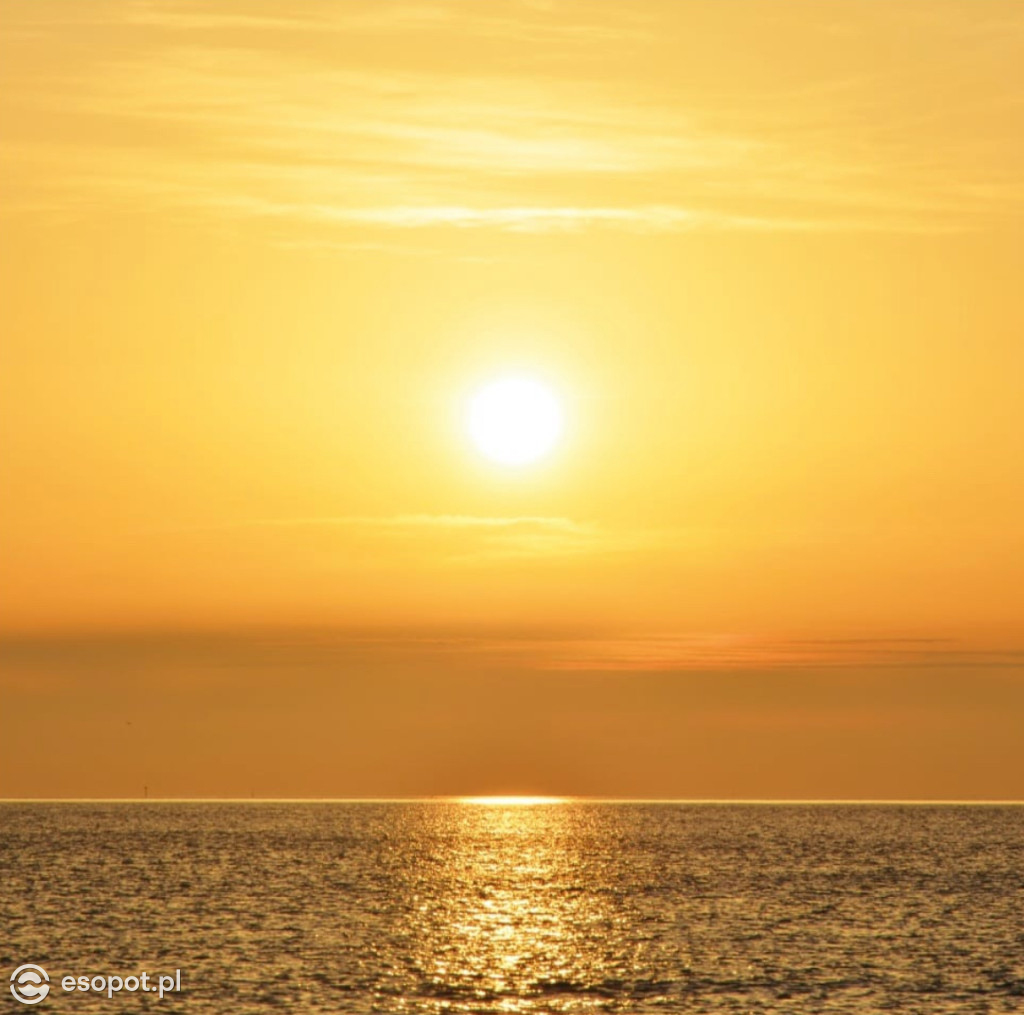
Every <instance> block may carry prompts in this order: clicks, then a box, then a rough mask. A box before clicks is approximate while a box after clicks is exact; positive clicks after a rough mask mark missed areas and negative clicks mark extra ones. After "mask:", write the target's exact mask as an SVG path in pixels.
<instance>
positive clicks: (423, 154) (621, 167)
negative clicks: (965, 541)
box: [3, 3, 1024, 242]
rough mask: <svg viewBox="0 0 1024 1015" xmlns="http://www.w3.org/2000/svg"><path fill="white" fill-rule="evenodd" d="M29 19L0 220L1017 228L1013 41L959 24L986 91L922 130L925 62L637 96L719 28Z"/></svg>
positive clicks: (273, 17)
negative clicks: (141, 217)
mask: <svg viewBox="0 0 1024 1015" xmlns="http://www.w3.org/2000/svg"><path fill="white" fill-rule="evenodd" d="M35 9H36V8H34V7H33V8H26V9H25V11H24V12H23V13H22V14H21V15H20V17H19V18H14V19H11V22H10V24H8V25H7V27H6V28H5V29H4V31H5V32H6V38H7V40H8V41H7V43H5V45H8V46H11V47H12V48H15V47H16V48H17V50H18V52H19V53H20V55H21V57H22V60H21V61H20V65H22V66H31V67H32V68H33V69H32V71H31V73H30V74H28V73H27V72H26V74H25V75H24V76H21V77H19V76H18V75H17V74H16V73H15V72H13V71H10V72H8V73H7V75H6V80H5V82H4V84H5V87H4V93H5V102H6V104H7V109H8V113H9V114H10V115H6V116H5V134H6V137H5V146H4V152H3V158H4V161H5V174H6V176H7V179H8V181H9V184H10V185H9V186H8V187H7V188H6V194H5V203H6V205H7V207H8V208H23V209H33V210H38V209H40V208H45V207H47V206H50V207H52V208H54V209H55V210H67V209H69V208H71V209H77V210H87V209H90V208H94V209H97V210H98V209H100V208H104V207H105V208H107V209H109V208H111V207H114V208H125V207H128V208H139V209H143V208H144V209H151V208H153V207H168V208H174V209H177V210H181V209H190V210H192V211H194V212H196V213H197V214H202V215H207V216H211V215H212V216H218V215H219V216H234V217H251V218H264V219H266V218H270V217H272V218H274V219H275V220H276V226H277V227H278V228H279V230H280V232H281V234H282V235H280V236H279V237H278V239H279V240H280V241H282V242H288V241H292V242H295V241H297V240H300V239H304V240H306V241H307V242H309V241H313V240H315V239H316V238H317V234H319V239H320V240H321V241H323V242H329V237H330V236H331V235H332V234H333V235H337V234H342V235H345V234H352V233H361V234H364V235H365V234H367V233H371V234H372V233H376V234H383V233H387V232H392V233H394V232H396V231H398V232H405V233H408V231H409V230H421V231H423V230H435V231H437V230H451V229H463V230H466V229H470V230H475V231H484V230H490V231H504V232H520V233H522V232H532V233H538V232H580V231H585V230H591V229H603V230H609V229H621V230H628V231H634V232H678V231H699V230H706V231H716V230H760V231H764V230H782V231H792V230H829V231H848V230H863V229H870V230H885V231H913V232H920V231H928V232H930V231H949V230H954V229H964V228H971V227H974V226H976V225H978V224H979V223H984V222H991V221H993V220H994V219H995V217H996V216H1005V215H1006V214H1007V213H1010V214H1020V213H1021V211H1022V210H1024V192H1022V191H1021V188H1020V186H1019V182H1018V181H1019V178H1020V169H1021V164H1022V151H1021V149H1020V146H1019V144H1017V143H1016V142H1015V141H1014V139H1013V138H1012V137H1011V136H1009V135H1007V132H1006V130H1005V123H1006V122H1009V119H1012V115H1013V113H1014V111H1015V110H1016V109H1017V108H1018V107H1019V105H1020V103H1021V101H1022V100H1024V93H1022V89H1020V88H1019V87H1016V88H1014V87H1012V85H1011V83H1010V82H1009V81H1004V80H1003V78H1002V77H1000V74H1002V73H1003V72H1002V70H1001V68H1002V67H1003V66H1004V64H1005V62H1006V54H1007V52H1012V50H1013V46H1014V45H1015V43H1014V41H1013V40H1017V43H1018V44H1019V42H1020V41H1021V40H1020V31H1019V30H1017V29H1014V28H1013V26H1012V25H1011V26H1010V27H1009V28H1006V31H1007V32H1009V41H1008V40H1007V38H1006V37H1005V36H1002V35H999V34H997V33H993V32H984V31H981V28H982V27H983V25H982V22H984V21H985V19H983V18H975V19H971V18H966V19H965V18H963V17H961V18H959V20H958V23H963V25H962V27H965V28H966V27H972V26H973V28H974V29H976V30H975V31H974V32H973V34H972V35H971V38H972V39H973V40H974V41H973V46H974V47H975V48H974V49H973V50H971V51H970V52H965V53H960V52H959V51H958V52H957V55H956V59H957V61H960V62H959V63H958V64H957V67H958V69H959V72H960V73H961V74H962V75H965V76H966V79H967V80H968V81H972V82H973V81H974V80H975V79H976V78H977V79H978V81H979V84H978V86H977V87H976V89H975V92H974V93H973V94H965V95H963V96H960V95H957V96H950V97H949V101H946V102H944V103H943V104H942V113H941V116H939V115H938V114H937V112H936V108H937V106H936V100H935V96H934V94H933V88H932V87H931V86H932V84H933V83H934V82H932V81H931V78H930V77H929V75H930V73H931V70H930V65H929V64H928V61H927V60H925V59H924V58H923V57H922V59H921V60H920V61H916V60H915V59H910V60H909V61H904V62H901V64H900V66H899V67H898V68H897V67H894V66H890V65H889V63H887V62H886V61H884V60H875V59H874V58H872V61H871V63H870V64H869V65H867V67H866V68H865V59H866V54H867V53H868V49H865V50H864V53H863V54H862V56H861V58H860V59H854V60H853V61H852V62H851V60H850V59H849V54H848V53H846V51H845V50H843V49H841V50H840V53H839V55H841V56H843V57H844V60H845V63H844V64H843V65H842V66H837V67H836V69H835V70H834V71H832V72H823V71H822V70H821V69H820V68H818V67H816V66H808V67H804V68H802V70H801V67H800V66H796V67H794V68H793V69H792V73H787V74H777V75H775V76H774V77H773V78H771V81H770V84H769V85H762V84H761V82H759V81H758V80H757V79H756V77H755V78H751V80H749V81H748V80H746V79H743V81H741V80H740V79H738V78H735V79H733V78H729V77H727V76H725V77H719V76H717V75H716V74H715V73H714V72H711V71H709V70H708V68H707V67H706V66H704V61H702V60H700V59H698V57H699V55H700V54H699V53H696V52H691V57H693V59H691V60H690V62H689V65H690V66H692V67H693V68H694V70H693V73H694V75H696V77H695V81H696V83H695V84H694V85H692V86H690V85H688V83H687V80H688V79H686V78H685V77H683V78H680V79H679V80H676V78H675V76H673V75H672V74H659V75H656V76H652V74H651V72H650V69H649V65H650V66H655V67H656V66H660V62H661V61H663V60H665V59H666V58H667V54H666V52H665V47H666V46H668V45H669V44H670V43H672V42H674V43H675V44H676V45H678V46H681V47H682V48H683V50H684V51H690V50H692V49H693V47H697V46H699V45H700V44H701V41H702V40H703V43H704V44H707V45H716V44H718V43H720V42H721V40H720V39H719V38H718V36H717V35H716V34H715V33H716V32H721V31H725V29H727V28H728V27H729V25H728V24H727V22H728V21H729V19H728V18H727V17H726V16H725V15H720V17H722V18H724V20H723V21H722V24H720V25H719V24H717V20H716V19H711V22H710V23H709V24H707V25H704V26H698V27H700V30H699V31H696V32H695V31H694V30H693V28H694V26H693V25H692V24H688V23H687V19H686V17H685V16H684V15H683V14H682V13H672V12H671V11H661V12H660V13H659V12H658V10H657V9H655V8H651V9H645V8H639V7H637V8H635V9H633V8H630V9H629V10H620V9H617V8H615V7H614V6H610V5H594V6H590V5H578V6H576V7H574V9H573V13H572V16H571V17H569V16H567V15H566V12H565V10H564V9H559V8H557V7H555V8H551V9H548V8H546V7H544V6H543V5H531V4H502V5H493V6H492V5H478V6H476V7H473V8H467V7H466V6H465V5H452V4H448V3H415V4H393V5H392V4H389V5H383V6H381V5H336V6H334V5H332V6H329V7H328V6H326V5H310V6H300V7H298V8H296V7H293V6H281V7H280V8H279V9H275V8H274V6H273V5H269V6H267V7H262V8H260V11H259V12H258V13H256V12H253V11H252V10H242V9H239V8H236V7H234V6H232V5H218V4H209V5H205V4H204V5H168V4H162V3H135V4H131V5H128V6H122V5H115V6H104V7H97V8H95V9H93V8H91V7H85V8H76V9H75V10H76V11H77V13H74V14H73V15H71V14H69V15H68V19H67V20H62V19H60V18H57V17H55V16H51V15H49V14H46V15H45V16H43V15H38V14H35V15H33V14H32V13H31V12H32V10H35ZM872 17H875V18H877V19H878V23H877V24H876V23H874V22H873V21H872ZM872 17H868V16H867V15H866V14H865V16H864V17H862V18H861V21H857V20H856V19H853V21H852V22H851V23H850V24H846V23H845V22H843V24H842V25H839V27H844V28H846V29H849V31H848V32H846V34H845V35H844V34H843V33H842V32H840V33H838V34H837V33H836V32H835V31H833V30H832V29H833V28H835V27H836V26H835V25H831V22H832V21H837V20H839V21H842V19H837V18H832V19H831V20H830V19H824V20H823V21H822V24H821V25H817V22H813V23H811V24H809V25H808V24H803V23H801V24H799V25H793V26H789V27H790V28H792V31H794V32H801V33H810V35H811V36H813V38H814V39H817V40H818V41H819V42H820V43H821V44H822V45H835V44H836V43H835V41H834V40H835V39H836V38H842V39H847V40H848V39H858V38H859V39H861V40H862V45H864V46H868V44H869V43H870V41H871V39H872V38H873V37H874V35H876V34H878V33H886V32H888V33H896V34H897V35H898V33H899V32H900V31H904V30H909V29H908V27H907V25H903V23H902V21H901V20H900V18H898V17H896V16H895V15H893V16H889V15H885V14H878V15H873V16H872ZM758 18H761V19H765V20H767V21H769V22H771V24H770V25H767V27H766V28H765V30H766V31H767V30H768V29H771V30H772V31H773V32H776V33H778V32H782V33H783V37H787V35H786V30H787V23H786V19H785V17H783V16H782V15H781V14H779V15H774V16H769V12H761V13H760V14H757V15H756V16H755V15H753V14H751V15H750V16H748V18H746V19H740V21H739V23H737V24H736V25H734V26H733V27H734V28H736V29H737V30H739V29H742V30H743V31H744V32H747V31H749V30H751V23H755V22H757V19H758ZM73 19H81V20H84V21H87V22H89V23H90V25H92V26H93V27H94V28H95V33H96V39H95V45H93V46H90V47H89V48H88V49H87V50H85V49H83V48H81V47H78V48H77V49H70V50H68V52H67V54H66V56H67V59H66V60H60V61H56V62H55V61H54V60H53V58H52V56H51V57H50V58H49V59H45V57H46V55H47V54H48V53H51V54H52V53H53V52H58V51H61V52H62V51H63V50H62V49H61V46H62V45H65V46H66V42H67V39H66V37H67V36H68V35H69V34H70V33H72V32H73V31H74V30H75V24H76V23H77V21H75V22H74V23H73ZM903 20H906V19H903ZM923 20H924V23H923V24H922V23H919V20H914V19H911V22H912V23H911V24H910V28H912V29H913V30H914V32H915V33H917V34H919V35H920V47H921V50H922V52H928V53H930V52H932V51H933V50H936V51H937V48H938V47H940V46H941V45H948V44H949V42H950V38H949V37H950V33H951V29H950V26H949V25H948V24H946V23H945V22H944V21H943V20H942V19H935V20H934V23H931V22H929V19H927V18H925V19H923ZM776 22H778V23H776ZM826 22H828V23H827V24H826ZM816 25H817V33H818V34H817V35H815V34H814V33H815V30H816V29H815V26H816ZM830 25H831V27H830ZM901 26H902V27H901ZM755 27H756V26H755ZM1005 27H1006V26H1004V28H1005ZM115 29H116V32H115ZM26 33H28V34H27V36H26ZM119 33H122V34H124V38H125V39H126V40H127V42H124V41H122V42H120V43H119V42H118V41H117V40H119V39H121V37H122V34H119ZM790 34H791V33H790ZM12 40H13V41H12ZM33 40H35V41H33ZM460 40H461V41H463V42H466V43H467V46H460V45H458V44H457V43H458V42H459V41H460ZM474 40H475V41H476V42H479V46H475V47H474V46H470V45H468V43H469V42H471V41H474ZM612 40H616V42H617V45H616V46H615V47H614V49H613V51H612V52H611V54H610V53H609V44H610V42H611V41H612ZM830 40H831V41H830ZM384 42H386V43H387V45H386V46H383V48H382V44H383V43H384ZM744 44H745V45H752V44H753V43H752V42H751V41H750V40H749V39H748V40H747V41H746V42H745V43H744V42H743V37H742V35H741V36H738V37H737V38H736V41H735V45H737V46H741V45H744ZM843 45H849V42H846V43H844V44H843ZM33 46H39V47H41V52H40V53H39V54H38V57H39V58H38V59H32V47H33ZM391 47H395V49H394V51H392V48H391ZM869 48H870V47H869ZM989 49H991V50H992V52H991V53H989V52H988V51H989ZM766 52H770V48H769V51H766ZM871 52H872V53H873V52H874V51H873V50H871ZM395 53H397V54H398V55H397V56H396V55H395ZM403 54H404V55H403ZM599 58H600V59H599ZM608 61H611V65H610V69H609V73H608V74H606V75H605V74H602V73H599V72H598V71H599V69H600V68H601V67H602V66H603V64H604V63H606V62H608ZM972 61H973V62H972ZM681 63H686V60H685V59H683V57H682V56H676V57H674V58H673V60H672V65H673V66H677V65H680V64H681ZM961 64H962V66H961ZM1014 66H1016V65H1014ZM979 67H980V68H984V71H985V75H989V78H985V79H984V80H982V78H981V77H979V76H978V73H979ZM751 74H754V71H753V70H751ZM701 75H703V77H701ZM993 75H994V76H993ZM986 81H987V82H988V83H987V84H986Z"/></svg>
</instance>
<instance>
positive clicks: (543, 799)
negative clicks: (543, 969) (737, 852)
mask: <svg viewBox="0 0 1024 1015" xmlns="http://www.w3.org/2000/svg"><path fill="white" fill-rule="evenodd" d="M33 803H38V804H64V803H66V804H86V803H110V804H135V803H139V804H160V803H171V804H173V803H195V804H201V803H211V804H271V803H280V804H411V803H448V804H467V805H481V804H485V805H490V806H540V807H543V806H551V805H554V804H686V805H716V804H745V805H761V806H773V805H783V806H784V805H787V804H803V805H829V804H833V805H834V804H846V805H850V806H853V805H874V806H884V805H888V806H1003V807H1005V806H1024V799H988V798H980V797H979V798H970V799H956V798H934V799H932V798H902V797H879V798H871V797H833V798H829V797H722V798H717V797H601V796H572V795H569V796H560V795H551V796H548V795H537V794H530V793H523V794H495V795H488V794H482V795H480V794H477V795H433V796H411V797H149V796H146V797H0V804H33Z"/></svg>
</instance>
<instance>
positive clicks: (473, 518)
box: [157, 514, 649, 563]
mask: <svg viewBox="0 0 1024 1015" xmlns="http://www.w3.org/2000/svg"><path fill="white" fill-rule="evenodd" d="M296 530H300V531H305V532H306V533H309V534H316V538H317V539H318V541H319V542H321V543H324V544H329V545H333V546H335V547H337V546H339V545H341V546H344V547H345V548H346V549H347V551H348V553H349V554H350V555H351V556H352V557H361V556H366V555H370V556H371V557H373V558H374V559H375V560H377V561H379V562H381V561H386V560H387V559H389V558H391V557H393V556H397V557H398V558H400V559H410V558H411V559H414V560H422V561H433V562H435V563H443V562H446V561H447V562H448V563H459V562H462V563H487V562H497V561H503V560H514V559H517V558H523V559H534V560H537V559H542V558H548V559H557V558H563V557H575V556H579V555H593V554H606V553H620V552H624V551H628V550H631V549H635V548H637V547H639V546H640V545H641V543H642V542H643V540H642V539H640V538H638V537H636V536H632V535H630V534H629V533H612V532H608V531H605V530H602V529H601V528H600V527H599V526H597V525H594V524H590V523H584V522H578V521H574V520H573V519H571V518H562V517H548V516H535V515H522V516H514V517H500V516H483V515H445V514H405V515H391V516H361V515H351V516H349V515H346V516H323V517H306V518H261V519H251V520H247V521H240V522H231V523H226V524H223V525H211V526H201V527H197V528H194V529H189V530H187V531H188V532H191V533H193V534H196V535H201V534H203V533H219V534H222V535H223V534H225V533H235V534H236V538H243V539H244V538H248V537H245V535H244V534H245V533H250V534H253V533H258V532H261V531H262V532H264V533H267V532H274V531H282V532H283V531H290V532H295V531H296ZM183 531H186V530H180V529H176V530H173V532H174V533H179V534H180V533H182V532H183ZM167 534H169V533H167ZM157 535H158V534H157ZM648 538H649V537H648ZM339 541H340V543H339Z"/></svg>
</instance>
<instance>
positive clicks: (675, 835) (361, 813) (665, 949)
mask: <svg viewBox="0 0 1024 1015" xmlns="http://www.w3.org/2000/svg"><path fill="white" fill-rule="evenodd" d="M0 959H2V972H3V993H4V994H5V995H6V994H7V993H8V978H9V976H10V975H11V974H13V973H15V971H16V970H17V969H18V967H20V966H22V965H24V964H27V963H32V964H34V965H35V966H38V967H40V968H41V969H43V970H44V971H45V973H46V975H47V976H48V977H49V983H48V987H49V990H48V993H47V995H46V996H45V997H43V998H42V1000H41V1001H34V1003H38V1008H37V1009H36V1010H37V1011H39V1012H47V1011H50V1012H53V1011H63V1012H76V1013H81V1015H84V1013H92V1012H104V1013H108V1015H109V1013H116V1012H119V1011H130V1012H135V1011H140V1010H145V1011H147V1012H150V1013H153V1015H170V1013H176V1012H189V1013H192V1015H200V1013H208V1012H210V1013H212V1012H217V1013H231V1015H237V1013H246V1012H253V1013H255V1012H296V1013H302V1012H354V1013H370V1012H403V1013H406V1012H407V1013H431V1015H440V1013H452V1015H455V1013H469V1012H478V1013H494V1015H497V1013H585V1012H622V1013H631V1012H635V1013H646V1012H689V1013H697V1012H709V1013H710V1012H715V1013H718V1012H734V1013H750V1012H773V1013H783V1012H786V1013H819V1012H820V1013H828V1012H846V1013H854V1012H855V1013H877V1012H921V1013H928V1015H938V1013H945V1012H977V1013H982V1012H1020V1011H1024V807H1021V806H1013V805H1005V806H1000V805H963V806H961V805H921V804H913V805H872V804H844V805H836V804H793V805H791V804H770V805H769V804H706V803H702V804H688V803H678V804H677V803H602V802H579V801H561V802H538V803H535V804H532V805H522V804H510V803H507V802H504V803H503V802H482V803H481V802H460V801H424V802H393V803H376V802H374V803H371V802H357V803H342V802H310V803H291V802H289V803H276V802H253V803H249V802H246V803H237V802H228V803H220V802H196V803H178V802H156V801H150V802H135V803H11V802H8V803H4V804H0ZM30 972H31V971H30ZM142 973H146V974H147V976H148V984H149V987H150V989H149V991H148V992H147V991H145V990H144V989H143V988H142V985H141V984H142V981H141V974H142ZM34 975H36V976H37V977H38V974H34ZM18 976H19V977H20V976H24V973H19V974H18ZM132 977H134V978H135V983H136V987H134V988H133V987H132V986H131V983H132ZM160 977H166V979H165V980H163V981H161V980H160ZM112 978H113V979H112ZM172 980H173V981H174V983H175V986H174V987H171V986H169V984H170V982H171V981H172ZM69 981H70V983H71V984H72V986H74V988H75V989H74V990H67V989H65V986H64V985H65V984H67V983H68V982H69ZM117 981H122V985H120V986H119V989H117V990H114V989H113V984H114V983H115V982H117ZM18 982H21V983H24V982H29V983H30V985H31V984H33V983H38V984H42V983H43V981H42V980H41V979H39V980H30V981H24V980H21V981H18ZM161 982H162V983H163V984H164V985H165V986H166V990H165V991H164V992H163V997H162V998H160V997H158V995H157V992H156V985H157V984H158V983H161ZM81 983H85V984H86V988H85V989H82V988H81V987H80V986H79V984H81ZM123 984H127V986H125V985H123ZM14 985H17V984H14ZM38 989H41V987H38V986H37V990H38ZM34 997H35V998H38V993H36V994H35V995H34ZM15 998H16V999H17V1000H15V999H12V998H11V997H8V1000H7V1002H6V1004H7V1007H6V1008H5V1010H7V1011H27V1010H30V1009H28V1008H27V1007H23V1005H22V1004H19V1003H17V1001H18V1000H23V998H19V997H18V995H17V994H15ZM0 1003H5V1002H0Z"/></svg>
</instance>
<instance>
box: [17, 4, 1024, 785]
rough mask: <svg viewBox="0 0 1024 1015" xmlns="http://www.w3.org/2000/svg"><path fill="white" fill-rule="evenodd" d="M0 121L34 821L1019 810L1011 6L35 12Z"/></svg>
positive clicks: (25, 22)
mask: <svg viewBox="0 0 1024 1015" xmlns="http://www.w3.org/2000/svg"><path fill="white" fill-rule="evenodd" d="M0 107H2V108H0V286H2V301H0V325H2V334H3V345H2V355H3V370H2V375H0V385H2V389H0V483H2V489H3V495H2V501H0V554H2V560H3V571H4V580H3V588H2V591H0V596H2V599H0V610H2V618H0V623H2V628H3V638H4V640H3V646H2V649H0V655H2V659H3V674H2V677H0V691H2V696H3V707H2V708H0V727H2V729H0V732H2V737H0V795H10V796H22V795H43V796H82V795H86V796H88V795H95V796H104V795H111V796H135V795H139V794H140V793H141V790H142V786H143V785H147V786H149V788H150V792H151V794H154V795H166V796H178V795H223V796H230V795H243V796H248V795H249V794H250V793H254V794H256V795H257V796H260V795H285V796H287V795H294V796H361V795H384V796H389V795H410V794H440V793H444V794H448V793H450V794H462V793H494V792H499V793H514V792H540V793H586V794H593V795H613V796H641V797H646V796H674V797H708V796H717V797H904V798H906V797H946V798H951V797H964V798H1009V797H1024V746H1022V745H1024V737H1022V736H1021V730H1022V729H1024V467H1022V464H1024V398H1022V396H1021V390H1022V386H1024V385H1022V382H1024V302H1022V300H1021V297H1020V286H1021V279H1022V278H1024V183H1022V181H1024V130H1022V129H1021V124H1022V122H1024V8H1022V6H1021V5H1020V3H1017V2H1008V3H998V2H986V0H972V2H962V3H939V2H936V3H927V4H925V3H919V2H912V3H887V4H882V3H875V2H870V0H863V2H857V3H842V2H836V3H821V2H803V3H801V2H774V3H770V2H765V3H741V2H737V3H717V2H682V0H680V2H672V3H630V4H625V3H623V4H612V3H604V2H595V3H586V2H572V0H566V2H562V3H546V2H542V0H535V2H526V0H524V2H509V3H498V2H493V3H479V4H472V3H444V2H436V3H434V2H416V0H412V2H408V3H406V2H393V3H356V2H346V3H327V2H323V3H305V4H304V3H296V2H284V0H267V2H256V0H246V2H221V3H217V2H203V3H198V2H197V3H188V2H177V3H170V2H166V3H163V2H156V0H118V2H109V3H105V2H100V0H96V2H90V3H82V2H79V0H69V2H51V0H40V2H36V3H24V2H10V0H7V2H2V3H0ZM509 373H516V374H526V375H529V376H531V377H534V378H537V379H538V380H539V381H541V382H542V383H544V384H546V385H547V386H548V387H549V388H550V389H551V390H552V391H554V392H556V393H557V395H558V397H559V398H560V399H561V402H562V405H563V408H564V412H565V418H566V430H565V435H564V439H563V441H562V442H561V444H560V445H559V446H558V448H557V449H556V451H555V452H554V453H553V454H552V455H550V456H549V457H548V458H546V459H544V460H543V461H541V462H538V463H536V464H535V465H533V466H529V467H523V468H518V469H509V468H506V467H503V466H500V465H497V464H494V463H488V462H487V461H485V460H484V459H482V458H481V456H480V455H479V453H478V452H477V450H476V449H475V448H474V447H473V446H472V444H471V442H470V440H469V438H468V436H467V434H466V432H465V426H464V420H463V416H464V411H465V405H466V401H467V399H468V398H469V397H470V396H471V394H472V393H473V392H474V391H475V390H477V389H478V388H479V386H480V385H481V384H484V383H486V382H487V381H489V380H491V379H493V378H495V377H501V376H505V375H507V374H509Z"/></svg>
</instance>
